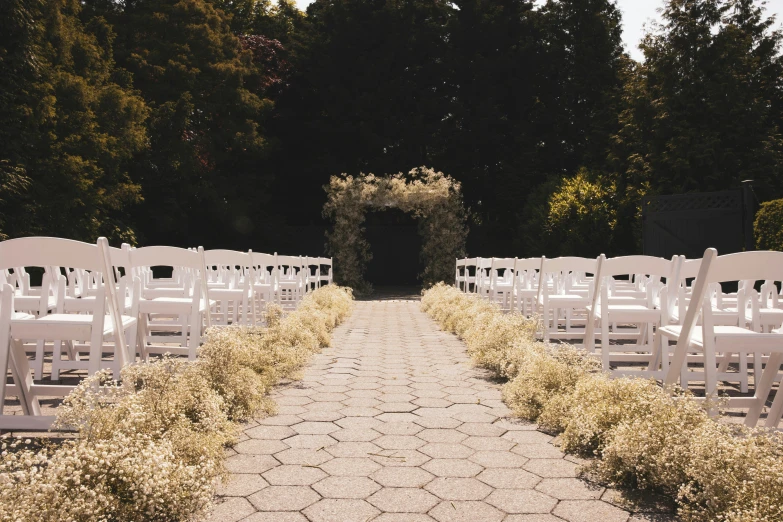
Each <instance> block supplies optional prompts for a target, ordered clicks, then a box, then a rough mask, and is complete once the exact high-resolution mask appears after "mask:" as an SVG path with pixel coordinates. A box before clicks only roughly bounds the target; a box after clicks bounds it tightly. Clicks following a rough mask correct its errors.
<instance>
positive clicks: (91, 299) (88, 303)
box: [63, 295, 133, 313]
mask: <svg viewBox="0 0 783 522" xmlns="http://www.w3.org/2000/svg"><path fill="white" fill-rule="evenodd" d="M132 305H133V299H131V298H130V297H126V298H125V308H126V309H127V308H130V307H131V306H132ZM63 309H64V310H65V311H66V312H82V313H88V312H91V311H93V310H95V296H94V295H90V296H85V297H78V298H77V297H66V298H65V299H64V300H63Z"/></svg>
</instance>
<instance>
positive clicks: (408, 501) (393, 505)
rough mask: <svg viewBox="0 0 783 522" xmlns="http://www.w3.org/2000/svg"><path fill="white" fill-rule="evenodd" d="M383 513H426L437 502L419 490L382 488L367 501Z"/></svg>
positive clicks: (430, 495)
mask: <svg viewBox="0 0 783 522" xmlns="http://www.w3.org/2000/svg"><path fill="white" fill-rule="evenodd" d="M367 502H369V503H370V504H372V505H373V506H375V507H377V508H378V509H380V510H381V511H382V512H384V513H426V512H427V511H429V510H430V509H432V507H433V506H435V505H436V504H437V503H438V502H439V500H438V498H437V497H435V496H433V495H432V494H430V493H428V492H426V491H424V490H423V489H419V488H384V489H382V490H380V491H378V492H377V493H375V494H374V495H372V496H371V497H369V498H368V499H367Z"/></svg>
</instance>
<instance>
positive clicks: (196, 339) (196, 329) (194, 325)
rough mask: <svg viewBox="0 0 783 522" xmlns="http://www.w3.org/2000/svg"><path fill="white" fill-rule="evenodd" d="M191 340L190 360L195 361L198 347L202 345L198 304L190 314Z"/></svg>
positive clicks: (189, 346)
mask: <svg viewBox="0 0 783 522" xmlns="http://www.w3.org/2000/svg"><path fill="white" fill-rule="evenodd" d="M188 326H189V327H190V328H189V329H190V338H189V339H188V360H190V361H195V360H196V356H197V355H198V347H199V345H200V344H201V313H200V312H199V309H198V304H196V305H194V306H193V312H192V313H191V314H190V324H189V325H188Z"/></svg>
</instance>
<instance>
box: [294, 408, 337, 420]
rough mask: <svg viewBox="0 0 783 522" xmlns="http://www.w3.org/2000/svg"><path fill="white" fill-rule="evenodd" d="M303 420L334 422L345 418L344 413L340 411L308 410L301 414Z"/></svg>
mask: <svg viewBox="0 0 783 522" xmlns="http://www.w3.org/2000/svg"><path fill="white" fill-rule="evenodd" d="M299 418H301V419H302V420H303V421H314V422H334V421H336V420H340V419H342V418H343V414H342V413H340V412H338V411H323V410H307V411H306V412H304V413H300V414H299Z"/></svg>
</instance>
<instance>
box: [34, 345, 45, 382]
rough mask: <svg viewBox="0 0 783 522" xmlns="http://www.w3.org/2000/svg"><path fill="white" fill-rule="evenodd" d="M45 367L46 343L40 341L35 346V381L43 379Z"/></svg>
mask: <svg viewBox="0 0 783 522" xmlns="http://www.w3.org/2000/svg"><path fill="white" fill-rule="evenodd" d="M43 366H44V341H38V342H37V343H36V345H35V368H34V371H35V380H37V381H40V380H41V379H43Z"/></svg>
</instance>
